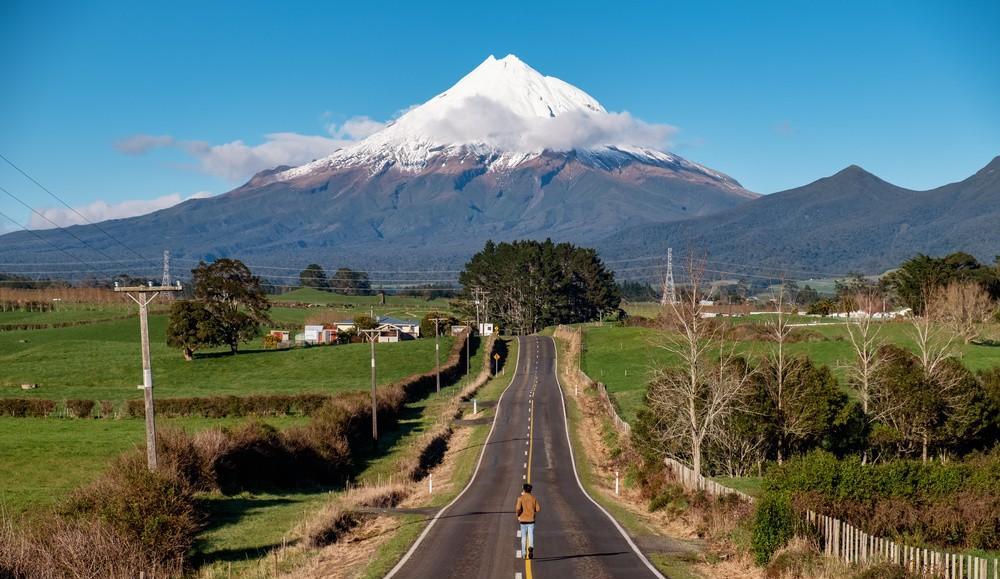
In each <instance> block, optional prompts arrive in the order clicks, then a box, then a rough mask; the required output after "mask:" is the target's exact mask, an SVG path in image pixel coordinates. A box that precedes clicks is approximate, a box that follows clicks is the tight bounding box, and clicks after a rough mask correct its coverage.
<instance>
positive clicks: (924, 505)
mask: <svg viewBox="0 0 1000 579" xmlns="http://www.w3.org/2000/svg"><path fill="white" fill-rule="evenodd" d="M764 489H765V493H766V495H772V496H773V495H783V496H787V497H790V498H791V503H792V505H793V506H794V507H795V509H796V510H797V511H799V512H800V513H801V512H804V511H805V510H813V511H816V512H820V513H823V514H826V515H829V516H832V517H836V518H838V519H842V520H845V521H849V522H851V523H852V524H854V525H856V526H859V527H861V528H863V529H864V530H865V531H866V532H868V533H871V534H873V535H877V536H883V537H890V538H897V539H898V538H904V537H907V538H910V539H916V540H918V541H920V542H924V543H926V544H930V545H934V546H938V547H946V548H972V549H988V550H995V549H1000V493H998V492H997V489H1000V450H995V451H993V452H992V453H990V454H987V455H981V456H976V457H971V458H967V459H965V460H964V461H961V462H958V461H956V462H950V463H947V464H942V463H939V462H933V461H932V462H927V463H923V462H920V461H916V460H893V461H890V462H886V463H879V464H874V465H865V464H861V461H860V460H858V459H857V458H848V459H837V458H836V457H834V456H833V455H831V454H829V453H826V452H821V451H816V452H813V453H809V454H807V455H804V456H802V457H798V458H795V459H792V460H789V461H786V462H785V463H784V464H782V465H776V466H775V467H773V468H771V469H769V470H768V472H767V476H766V478H765V481H764Z"/></svg>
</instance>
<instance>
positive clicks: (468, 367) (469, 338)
mask: <svg viewBox="0 0 1000 579" xmlns="http://www.w3.org/2000/svg"><path fill="white" fill-rule="evenodd" d="M465 325H466V326H468V327H469V335H468V336H466V337H465V375H466V376H468V375H469V372H471V371H472V359H471V358H470V357H469V342H471V341H472V335H473V331H474V330H473V329H472V320H465Z"/></svg>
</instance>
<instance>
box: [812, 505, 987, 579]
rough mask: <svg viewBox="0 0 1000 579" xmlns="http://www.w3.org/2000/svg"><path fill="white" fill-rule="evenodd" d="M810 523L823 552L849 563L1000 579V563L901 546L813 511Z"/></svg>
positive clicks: (954, 577)
mask: <svg viewBox="0 0 1000 579" xmlns="http://www.w3.org/2000/svg"><path fill="white" fill-rule="evenodd" d="M806 520H807V521H808V522H809V523H810V524H812V525H813V526H815V528H816V530H817V531H818V532H819V536H820V546H821V548H822V549H823V552H824V553H825V554H827V555H829V556H832V557H837V558H838V559H840V560H841V561H845V562H847V563H857V564H869V563H879V562H890V563H895V564H897V565H900V566H902V567H903V568H905V569H907V570H909V571H911V572H913V573H917V574H921V575H930V576H935V577H942V578H944V579H1000V559H990V558H986V557H974V556H972V555H962V554H959V553H946V552H943V551H934V550H931V549H924V548H921V547H910V546H908V545H901V544H899V543H897V542H895V541H891V540H889V539H883V538H881V537H874V536H872V535H869V534H868V533H865V532H864V531H862V530H861V529H858V528H857V527H855V526H853V525H850V524H848V523H845V522H844V521H841V520H839V519H835V518H833V517H828V516H826V515H820V514H818V513H815V512H813V511H806Z"/></svg>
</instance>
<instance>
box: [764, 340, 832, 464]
mask: <svg viewBox="0 0 1000 579" xmlns="http://www.w3.org/2000/svg"><path fill="white" fill-rule="evenodd" d="M786 372H787V374H786V376H785V378H784V380H783V389H782V394H781V396H780V397H779V396H778V395H777V390H776V387H775V384H777V383H778V379H777V375H778V373H779V368H778V366H777V365H776V364H775V359H774V358H773V357H772V358H770V359H768V360H765V361H764V363H762V364H761V366H760V367H759V368H757V371H756V374H755V376H754V382H755V383H756V388H757V389H758V391H762V392H763V393H764V394H765V395H764V396H763V399H764V400H765V401H766V404H765V406H764V407H763V408H762V409H761V411H760V415H759V416H758V420H759V421H760V422H762V423H765V424H768V425H769V428H768V430H769V431H770V433H771V440H773V451H774V455H775V456H776V457H777V459H778V462H779V463H780V462H781V461H782V460H783V459H784V458H787V457H789V456H791V455H792V454H796V453H802V452H807V451H809V450H812V449H813V448H816V447H817V446H820V445H821V444H823V442H824V441H827V440H828V439H830V438H831V437H832V435H833V434H835V433H836V431H837V429H838V424H837V423H838V420H839V419H840V418H841V417H842V414H843V411H844V408H845V407H846V406H847V404H848V400H847V396H845V395H844V394H843V393H842V392H841V391H840V388H839V387H838V385H837V379H836V378H835V377H834V375H833V373H832V372H830V369H829V368H827V367H826V366H816V365H814V364H813V363H812V362H811V361H810V360H809V359H808V358H796V359H795V360H794V362H793V363H791V364H788V365H787V366H786Z"/></svg>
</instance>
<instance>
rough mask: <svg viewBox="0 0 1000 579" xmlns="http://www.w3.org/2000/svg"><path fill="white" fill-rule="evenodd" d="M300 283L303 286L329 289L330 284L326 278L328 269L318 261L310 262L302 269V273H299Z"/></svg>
mask: <svg viewBox="0 0 1000 579" xmlns="http://www.w3.org/2000/svg"><path fill="white" fill-rule="evenodd" d="M299 284H300V285H301V286H302V287H312V288H316V289H327V288H328V287H329V285H330V284H329V282H328V281H327V279H326V271H324V270H323V266H321V265H319V264H318V263H310V264H309V265H307V266H306V268H305V269H304V270H302V273H300V274H299Z"/></svg>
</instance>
